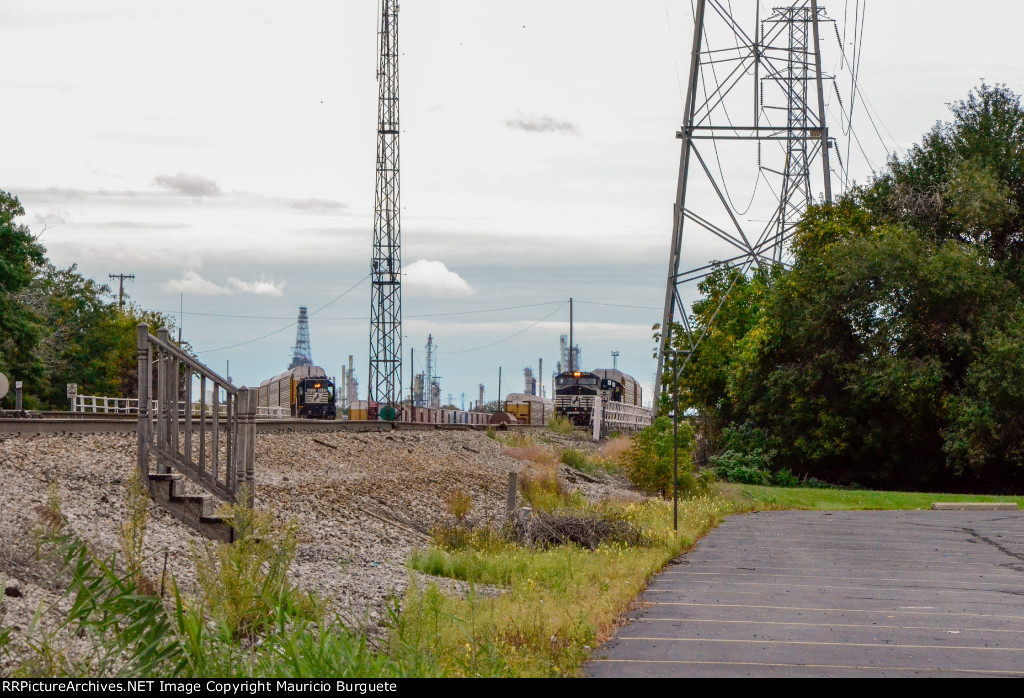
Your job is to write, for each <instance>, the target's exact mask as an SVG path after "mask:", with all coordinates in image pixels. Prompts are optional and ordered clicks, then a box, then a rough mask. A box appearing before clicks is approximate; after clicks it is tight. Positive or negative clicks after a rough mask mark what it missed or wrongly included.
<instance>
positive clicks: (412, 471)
mask: <svg viewBox="0 0 1024 698" xmlns="http://www.w3.org/2000/svg"><path fill="white" fill-rule="evenodd" d="M546 438H548V439H550V440H551V441H552V442H553V446H554V447H555V448H562V447H565V446H569V445H572V446H574V447H576V448H589V447H591V446H590V444H589V443H588V442H586V441H580V440H577V439H575V438H574V437H572V436H559V435H555V434H550V435H547V436H546ZM314 439H315V440H314ZM318 442H319V443H318ZM134 463H135V438H134V436H131V435H110V434H107V435H75V436H61V437H18V438H5V439H0V476H2V486H0V582H6V583H5V584H4V587H5V592H6V595H5V596H4V597H2V603H0V627H14V628H15V634H16V636H18V635H19V634H20V635H23V633H24V631H25V630H26V629H27V628H28V625H29V623H30V621H31V618H32V615H33V614H34V613H35V611H36V609H37V608H38V607H39V605H40V603H46V604H51V603H55V602H56V603H58V605H59V606H62V607H65V606H69V605H70V601H69V600H67V599H63V600H62V599H61V589H60V585H59V582H55V580H54V571H55V566H54V564H53V563H50V562H45V561H42V562H41V561H39V560H38V559H37V558H36V555H35V534H34V531H35V530H36V529H37V528H38V527H39V526H40V512H43V511H45V506H46V503H47V498H48V492H49V490H50V488H51V483H52V487H54V488H56V491H57V492H58V493H59V496H60V502H61V511H62V512H63V513H64V515H65V516H66V517H67V519H68V521H69V522H70V524H71V526H72V528H73V529H74V530H75V531H76V532H77V533H78V534H79V535H81V536H82V537H84V538H85V539H87V540H88V541H90V543H91V544H92V546H93V548H94V550H95V551H96V552H97V553H99V554H101V555H103V554H109V553H110V552H113V551H116V550H118V545H119V544H118V531H119V528H120V525H121V522H122V521H123V519H124V516H125V490H124V483H125V482H126V479H127V477H128V476H129V474H130V473H131V472H132V468H133V467H134ZM521 468H522V461H518V460H516V459H514V458H512V457H510V456H509V455H508V454H507V453H506V452H505V448H504V447H503V446H502V445H501V444H500V443H498V442H496V441H495V440H493V439H490V438H488V437H487V436H486V435H485V434H483V433H480V432H470V431H419V432H414V431H395V432H374V433H351V432H332V433H297V434H259V435H258V436H257V444H256V504H257V507H260V508H270V509H272V510H273V511H274V512H275V515H276V516H277V517H278V518H279V519H280V520H282V521H284V520H288V519H291V518H294V519H296V520H297V521H298V523H299V539H300V540H299V543H300V545H299V549H298V554H297V559H296V562H295V564H294V566H293V568H292V573H293V577H294V581H295V583H296V584H298V585H299V586H300V587H302V588H304V589H308V590H315V591H317V592H318V593H319V594H320V595H321V596H322V597H323V598H325V599H327V600H329V601H331V602H332V606H333V607H334V608H335V609H336V610H338V611H339V613H341V614H342V615H343V616H344V617H346V618H347V619H348V620H349V621H350V622H353V623H360V624H362V623H365V624H366V625H367V626H368V630H370V631H371V632H375V631H379V629H380V627H381V624H382V622H383V621H384V620H386V617H387V613H386V608H387V602H388V599H389V598H390V597H392V596H393V595H398V596H400V595H401V594H402V592H403V591H404V589H405V587H406V584H407V581H408V577H409V572H408V571H407V569H406V568H405V560H406V557H407V556H408V555H409V553H410V551H411V550H413V549H414V548H415V547H419V546H423V545H425V544H426V543H427V541H428V539H427V537H426V535H425V534H424V533H423V531H426V530H428V529H429V528H430V526H431V525H432V524H433V523H434V522H436V521H437V520H438V519H439V518H441V517H442V516H444V515H445V513H446V511H447V505H446V501H445V500H446V498H447V497H448V496H450V495H451V494H452V493H453V492H455V491H456V490H457V489H462V490H463V491H465V492H467V493H469V494H470V495H471V496H472V501H473V508H472V512H471V517H472V518H474V519H477V520H480V519H486V518H490V517H493V518H495V519H498V518H499V517H501V516H503V514H504V506H505V490H506V483H507V478H508V472H509V471H511V470H515V471H519V470H520V469H521ZM561 472H562V475H563V476H564V477H565V478H566V479H567V480H568V481H569V482H570V483H571V486H573V487H580V488H581V489H583V490H584V492H585V493H586V494H587V496H588V498H590V499H594V500H596V499H601V498H604V497H630V496H635V495H632V493H629V492H628V491H627V490H625V489H624V487H623V486H622V485H621V483H593V482H589V481H588V479H587V478H584V477H582V476H580V475H579V474H577V473H575V472H574V471H569V470H568V469H566V468H565V467H564V466H562V470H561ZM150 514H151V518H150V522H149V526H148V528H147V532H146V537H145V553H146V556H147V559H148V562H147V571H148V572H149V574H150V576H151V577H152V578H153V579H159V577H160V572H161V569H162V568H163V565H164V560H165V552H166V559H167V567H168V570H169V571H170V573H171V574H173V575H174V577H175V578H176V580H177V582H178V584H179V586H180V587H181V588H182V589H183V590H186V591H188V590H190V589H191V588H192V585H193V584H194V571H193V563H192V557H191V551H192V550H193V548H194V547H195V546H203V545H207V544H208V543H207V542H206V541H205V539H203V538H201V537H199V536H197V535H195V534H194V533H193V531H192V529H190V528H188V527H186V526H185V525H183V524H181V523H179V522H178V521H176V520H175V519H173V518H171V517H170V516H169V515H167V514H166V513H164V512H163V511H162V510H161V509H160V508H158V507H157V506H155V505H152V504H151V506H150ZM16 642H17V643H20V639H19V638H17V637H16ZM5 669H9V667H2V666H0V675H3V674H5V673H6V671H5Z"/></svg>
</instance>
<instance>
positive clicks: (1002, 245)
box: [859, 84, 1024, 283]
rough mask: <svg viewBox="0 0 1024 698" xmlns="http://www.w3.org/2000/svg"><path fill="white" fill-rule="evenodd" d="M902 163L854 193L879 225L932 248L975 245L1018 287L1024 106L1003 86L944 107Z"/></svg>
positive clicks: (1023, 231)
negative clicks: (900, 227) (910, 232)
mask: <svg viewBox="0 0 1024 698" xmlns="http://www.w3.org/2000/svg"><path fill="white" fill-rule="evenodd" d="M950 109H951V111H952V114H953V118H952V120H951V121H949V122H945V123H938V124H936V125H935V127H934V128H932V130H931V131H929V132H928V133H927V134H926V135H925V136H924V138H923V139H922V141H921V143H919V144H917V145H915V146H913V147H912V148H911V149H910V151H909V152H908V154H907V156H906V158H905V159H903V160H898V159H895V158H894V159H893V160H892V161H891V162H890V163H889V167H888V170H887V171H886V172H885V173H883V174H882V175H881V176H879V177H878V178H877V179H876V180H875V181H874V182H872V183H871V185H870V186H868V187H865V188H864V189H862V190H861V192H859V195H860V196H861V197H862V199H863V202H864V204H865V205H866V207H867V208H868V209H869V210H870V211H871V212H872V214H873V215H874V216H875V218H876V219H877V220H878V221H880V222H899V223H904V224H907V225H911V226H913V227H914V228H916V229H917V230H919V231H920V232H921V233H922V234H924V235H926V236H927V237H929V238H930V239H932V240H935V241H945V240H954V241H958V242H965V243H971V244H976V245H979V246H981V247H983V248H984V249H985V251H986V252H987V254H988V255H989V256H991V257H992V258H993V259H995V260H997V261H998V262H999V263H1001V264H1003V268H1004V271H1006V272H1008V273H1009V274H1010V276H1011V277H1012V278H1014V279H1015V280H1016V281H1018V283H1020V282H1021V281H1024V279H1022V276H1021V270H1020V262H1021V261H1022V259H1024V106H1022V105H1021V99H1020V96H1019V95H1017V94H1015V93H1014V92H1013V91H1012V90H1010V89H1008V88H1007V87H1006V86H1005V85H996V86H995V87H992V86H989V85H986V84H982V85H981V86H980V87H979V88H978V89H976V90H973V91H971V93H970V94H969V95H968V96H967V99H964V100H961V101H959V102H955V103H954V104H952V105H950Z"/></svg>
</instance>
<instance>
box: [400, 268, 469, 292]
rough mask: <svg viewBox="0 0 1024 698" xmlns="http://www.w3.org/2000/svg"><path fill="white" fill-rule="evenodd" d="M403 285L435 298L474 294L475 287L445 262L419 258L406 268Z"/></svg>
mask: <svg viewBox="0 0 1024 698" xmlns="http://www.w3.org/2000/svg"><path fill="white" fill-rule="evenodd" d="M402 283H403V285H404V286H405V287H406V288H407V289H408V290H410V291H412V292H414V293H419V294H422V295H425V296H432V297H434V298H456V297H461V296H471V295H473V287H472V286H470V285H469V284H468V283H467V282H466V280H465V279H463V278H462V277H461V276H459V275H458V274H456V273H455V272H453V271H450V270H449V269H448V267H446V266H445V264H444V262H434V261H430V260H427V259H419V260H417V261H415V262H413V263H412V264H410V265H409V266H407V267H406V268H405V279H404V280H403V281H402Z"/></svg>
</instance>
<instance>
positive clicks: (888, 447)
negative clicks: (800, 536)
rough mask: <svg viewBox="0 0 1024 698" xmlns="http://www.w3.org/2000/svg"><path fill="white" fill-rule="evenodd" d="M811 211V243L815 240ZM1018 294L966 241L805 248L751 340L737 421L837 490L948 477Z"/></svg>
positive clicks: (737, 386)
mask: <svg viewBox="0 0 1024 698" xmlns="http://www.w3.org/2000/svg"><path fill="white" fill-rule="evenodd" d="M827 214H828V211H827V210H826V211H817V212H812V215H811V216H809V217H808V222H806V223H805V224H804V230H805V231H806V234H807V235H812V236H820V234H821V229H820V228H819V227H817V226H816V225H815V224H816V222H820V221H821V220H822V216H823V215H827ZM1016 297H1017V293H1016V291H1015V289H1014V288H1013V286H1012V285H1011V284H1010V283H1009V282H1008V281H1007V280H1006V279H1005V278H1004V277H1002V276H1001V275H1000V274H999V273H998V271H997V270H995V269H994V268H993V267H992V266H991V265H990V264H988V263H987V259H986V257H985V256H984V255H983V254H981V253H979V252H978V250H977V249H976V248H974V247H972V246H970V245H965V244H960V243H954V242H947V243H944V244H936V243H934V242H931V241H928V240H926V239H924V238H923V237H922V236H921V235H920V234H918V233H917V232H915V231H913V230H909V229H906V228H902V227H899V226H892V225H882V226H877V227H874V228H872V229H871V230H870V232H868V233H866V234H861V235H847V236H841V237H839V238H838V239H836V240H834V241H833V242H831V243H828V244H820V243H819V244H816V245H809V244H806V243H803V246H802V248H801V256H800V257H799V258H798V260H797V263H796V265H795V266H794V268H793V270H792V271H791V272H790V273H788V274H787V275H785V276H784V277H783V278H782V279H780V280H779V282H778V283H777V284H776V285H775V287H774V289H773V293H772V295H771V298H770V302H769V303H768V304H767V305H766V307H765V310H764V312H762V314H761V316H760V319H759V322H758V326H757V328H756V329H755V330H753V331H751V332H750V333H748V335H747V336H746V337H745V338H744V340H743V342H742V345H743V346H742V348H741V357H742V358H741V360H740V361H739V362H737V363H736V364H735V365H734V370H733V372H732V374H731V376H730V382H729V387H728V395H729V398H730V399H731V400H732V401H733V403H734V407H733V409H734V410H735V417H736V421H737V422H742V421H750V422H751V423H753V424H755V425H756V426H759V427H762V428H765V429H767V430H768V431H769V433H771V434H772V448H773V449H774V450H776V451H777V453H778V457H777V459H776V464H777V465H778V466H779V467H788V468H790V469H792V470H793V471H794V472H797V473H801V474H809V475H813V476H816V477H819V478H822V479H828V480H832V481H840V482H843V481H845V482H850V481H857V482H860V483H862V484H870V485H885V486H896V487H915V486H924V485H926V484H927V483H934V482H937V481H944V479H945V477H946V474H947V471H946V469H945V468H944V463H945V458H944V455H943V435H942V431H943V429H944V428H945V427H946V426H947V425H948V422H949V417H948V406H949V403H950V400H951V399H952V398H953V396H955V395H956V394H957V393H958V392H959V390H960V389H961V387H962V385H963V382H964V380H965V377H966V376H967V373H968V371H969V369H970V367H971V365H972V364H973V362H974V361H975V360H976V359H977V358H978V356H979V353H980V352H982V351H983V337H984V335H985V334H986V333H987V332H989V331H990V328H991V327H993V326H998V325H999V324H1000V323H1001V322H1003V318H1005V317H1007V316H1009V314H1012V312H1013V308H1014V306H1015V302H1016Z"/></svg>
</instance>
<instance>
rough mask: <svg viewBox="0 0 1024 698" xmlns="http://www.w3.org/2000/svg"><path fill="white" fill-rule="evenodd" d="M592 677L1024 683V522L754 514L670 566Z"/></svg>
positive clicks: (960, 515) (1010, 518) (1006, 515)
mask: <svg viewBox="0 0 1024 698" xmlns="http://www.w3.org/2000/svg"><path fill="white" fill-rule="evenodd" d="M594 657H595V659H594V661H592V662H591V663H590V664H588V665H587V667H585V673H586V674H587V675H588V676H592V677H639V676H652V677H654V676H657V677H676V676H678V677H689V676H694V677H704V676H709V677H717V676H723V677H728V676H744V677H746V676H751V677H775V676H778V677H800V676H807V677H831V676H851V677H861V676H867V677H875V676H878V677H882V676H886V677H888V676H935V677H939V676H964V677H966V676H1024V512H1007V511H971V512H964V511H900V512H896V511H886V512H864V511H861V512H808V511H804V512H799V511H794V512H759V513H756V514H746V515H741V516H733V517H730V518H729V519H727V520H726V521H725V522H724V523H723V524H722V525H721V526H719V527H718V528H717V529H715V530H714V531H712V532H711V533H709V534H708V535H707V536H705V538H704V539H702V540H701V542H700V543H699V545H698V546H697V548H696V549H695V550H693V551H692V552H690V553H688V554H686V555H683V556H682V557H680V558H678V559H676V560H674V561H673V562H672V563H671V564H670V565H669V566H668V567H667V568H666V569H665V571H663V572H662V573H661V574H659V575H658V576H657V577H656V578H655V579H654V580H653V581H652V583H651V585H650V586H649V587H648V589H647V590H646V591H645V592H644V594H643V595H642V596H641V598H640V599H639V600H638V608H637V610H636V611H635V612H634V613H632V614H631V615H630V617H629V622H628V623H627V624H626V625H625V626H623V627H622V628H621V629H620V631H619V632H618V633H617V635H616V637H615V639H613V640H612V641H611V642H608V643H606V644H604V645H602V646H600V647H599V648H598V649H597V651H596V652H595V655H594Z"/></svg>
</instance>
